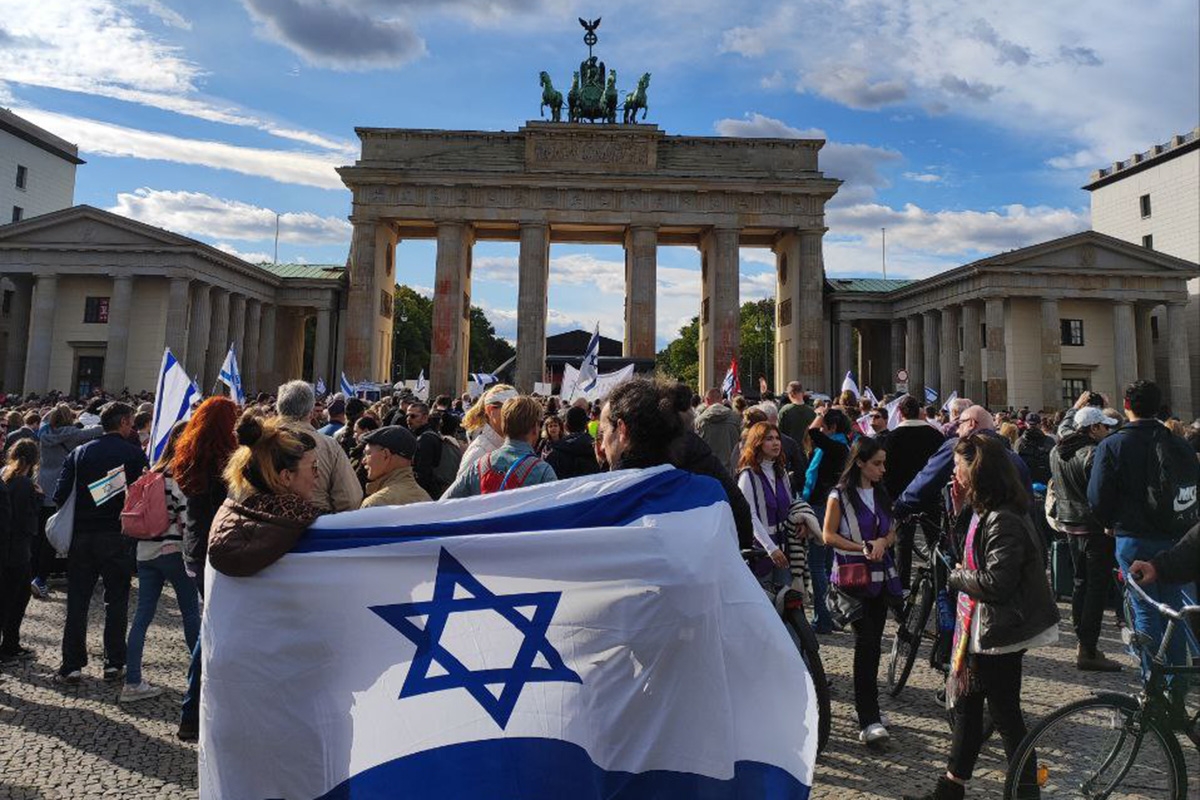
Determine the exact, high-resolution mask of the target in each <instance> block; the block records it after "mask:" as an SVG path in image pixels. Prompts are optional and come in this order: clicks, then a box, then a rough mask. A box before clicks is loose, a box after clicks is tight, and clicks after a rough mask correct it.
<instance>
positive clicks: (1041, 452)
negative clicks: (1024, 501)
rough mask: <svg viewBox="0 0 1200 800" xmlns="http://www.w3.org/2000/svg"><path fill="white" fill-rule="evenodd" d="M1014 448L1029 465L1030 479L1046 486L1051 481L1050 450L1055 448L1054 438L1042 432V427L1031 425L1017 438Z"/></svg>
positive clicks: (1026, 464)
mask: <svg viewBox="0 0 1200 800" xmlns="http://www.w3.org/2000/svg"><path fill="white" fill-rule="evenodd" d="M1013 449H1014V450H1016V451H1017V455H1019V456H1020V457H1021V460H1022V461H1024V462H1025V466H1027V467H1029V479H1030V480H1032V481H1033V482H1034V483H1040V484H1042V485H1043V486H1045V485H1046V484H1047V483H1048V482H1049V481H1050V451H1051V450H1053V449H1054V440H1053V439H1051V438H1050V437H1049V436H1047V435H1046V434H1044V433H1042V430H1041V428H1038V427H1036V426H1031V427H1029V428H1026V429H1025V432H1024V433H1022V434H1021V438H1020V439H1017V445H1016V447H1014V448H1013Z"/></svg>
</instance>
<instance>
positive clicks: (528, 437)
mask: <svg viewBox="0 0 1200 800" xmlns="http://www.w3.org/2000/svg"><path fill="white" fill-rule="evenodd" d="M151 400H152V398H150V397H148V396H144V395H143V396H140V397H120V398H108V397H97V398H92V399H89V401H88V402H86V403H78V402H71V401H67V400H64V399H63V398H58V397H53V396H52V397H45V398H38V397H28V398H0V402H4V403H6V404H7V408H8V409H9V411H8V412H7V414H6V415H5V416H4V417H3V418H2V419H0V421H2V422H3V424H4V428H5V430H4V466H3V471H2V473H0V478H2V480H0V543H2V545H3V546H2V547H0V664H3V663H9V662H12V661H16V660H22V659H27V658H30V657H32V656H33V655H34V653H33V652H32V651H31V650H30V649H29V648H27V647H24V646H23V645H22V644H21V638H20V634H21V623H22V620H23V618H24V615H25V611H26V608H27V605H28V603H29V602H30V599H31V598H36V599H40V600H45V599H48V598H50V597H51V596H52V595H53V592H54V589H53V588H52V584H51V581H50V579H51V577H52V576H55V575H63V574H65V576H66V593H67V603H66V606H67V613H66V623H65V626H64V629H63V634H62V655H61V662H60V666H59V668H58V671H57V680H58V681H59V682H60V683H62V684H66V685H72V684H79V683H80V682H81V681H82V680H83V671H84V669H85V668H86V666H87V664H88V653H87V648H86V646H85V645H86V634H87V620H88V608H89V604H90V601H91V599H92V595H93V592H94V590H95V587H96V583H97V581H102V582H103V586H104V607H105V619H104V636H103V641H104V658H103V665H102V670H103V677H104V679H105V680H107V681H112V682H114V683H115V682H118V681H121V682H122V688H121V691H120V694H119V701H120V702H128V703H132V702H137V701H140V700H143V699H146V698H150V697H154V696H157V695H159V694H161V693H162V689H161V687H159V686H156V685H154V684H153V683H151V682H150V681H148V680H147V679H146V676H144V675H143V670H142V653H143V649H144V643H145V640H146V635H147V631H148V628H149V627H150V624H151V622H152V620H153V619H154V616H155V611H156V608H157V604H158V600H159V598H160V596H161V593H162V590H163V588H164V587H165V586H166V585H167V584H170V586H171V588H172V590H173V592H174V594H175V597H176V600H177V603H178V607H179V610H180V613H181V616H182V628H183V630H182V634H183V635H182V641H181V644H182V646H184V647H186V648H188V651H189V652H190V653H191V665H190V668H189V672H188V689H187V692H186V694H185V696H184V699H183V704H182V708H181V714H180V724H179V729H178V736H179V738H180V739H184V740H191V739H195V738H196V737H197V734H198V728H199V726H198V721H199V695H200V685H201V682H200V672H201V666H200V665H201V652H200V647H201V645H200V638H199V629H200V618H201V610H200V609H201V604H202V602H203V594H204V572H205V570H206V569H207V568H209V567H211V568H212V569H216V570H218V571H220V572H222V573H225V574H228V575H234V576H250V575H254V574H255V573H257V572H259V571H260V570H262V569H264V568H266V567H267V566H269V565H270V564H272V563H274V562H275V561H276V560H278V559H279V558H281V557H282V556H283V555H284V554H285V553H287V552H288V551H289V550H290V549H291V548H292V546H293V545H295V543H296V542H297V541H298V540H299V538H300V537H301V536H303V534H304V531H305V530H306V529H307V528H308V526H309V525H311V524H312V522H313V521H314V520H315V519H317V518H318V517H319V516H321V515H323V514H329V513H336V512H341V511H348V510H352V509H358V508H367V507H381V506H404V505H407V504H410V503H419V502H429V501H441V500H450V499H453V498H460V497H469V496H473V495H479V494H490V493H494V492H500V491H508V490H512V489H517V488H520V487H523V486H532V485H535V484H541V483H545V482H549V481H556V480H564V479H568V478H574V477H578V476H583V475H588V474H592V473H596V472H600V471H605V470H620V469H630V468H646V467H652V466H658V465H664V464H671V465H673V466H675V467H677V468H680V469H685V470H688V471H691V472H693V473H696V474H700V475H706V476H709V477H712V478H715V479H716V480H717V481H719V482H720V484H721V486H722V487H723V489H724V492H725V495H726V497H727V498H728V500H729V505H730V509H731V511H732V515H733V520H734V526H735V528H736V530H737V536H738V544H739V547H741V548H743V549H749V550H761V551H762V554H761V556H760V558H759V563H758V566H759V568H761V569H762V570H764V571H765V572H772V573H773V577H774V580H776V581H777V582H778V583H780V584H786V585H791V586H794V587H796V588H797V589H799V590H800V591H801V592H802V593H803V594H804V596H805V598H806V600H807V604H808V607H809V608H810V609H811V611H812V612H813V615H814V616H813V620H812V624H813V626H814V629H815V631H816V632H817V633H818V634H819V635H829V634H831V633H833V632H836V631H843V630H846V629H849V630H851V631H852V632H853V639H854V661H853V687H852V688H853V697H854V705H855V709H856V713H857V717H858V719H857V723H858V727H859V729H860V734H859V739H860V741H862V742H863V743H865V744H867V745H870V746H878V745H880V744H881V743H882V742H884V741H886V740H887V739H888V738H889V737H890V733H889V731H888V728H887V726H888V720H887V719H886V716H885V715H884V714H883V713H882V711H881V709H880V703H879V691H878V682H879V680H878V673H879V666H880V660H881V653H882V639H883V634H884V628H885V626H886V624H887V621H888V617H889V615H896V616H899V615H900V613H901V612H902V609H903V608H904V605H905V603H906V598H907V596H908V589H909V586H910V582H911V577H912V571H913V559H914V551H918V552H924V551H925V547H926V545H927V543H924V542H923V541H922V538H923V537H925V536H927V535H928V534H929V532H928V531H925V530H923V529H922V526H921V525H919V524H917V523H916V520H917V519H918V517H919V515H921V514H923V513H926V514H927V513H929V512H934V513H937V512H940V513H942V514H943V515H944V517H945V518H946V519H949V520H950V523H949V524H950V525H951V526H953V528H954V530H955V531H956V532H957V535H958V536H959V538H960V543H961V548H960V549H961V553H962V557H961V560H960V562H959V563H958V564H957V565H956V568H955V569H954V570H953V571H951V572H950V574H949V576H948V585H949V587H950V589H951V590H953V592H954V593H955V594H956V596H957V606H956V608H955V609H954V617H955V629H954V636H953V642H952V645H951V650H950V653H949V657H948V661H947V665H946V667H947V668H946V671H947V684H946V694H945V696H946V703H947V705H948V707H949V708H950V709H951V710H952V711H953V714H954V720H955V723H954V732H953V737H952V740H951V742H950V745H949V747H950V753H949V757H948V766H947V771H946V773H945V774H944V775H942V776H940V777H939V778H938V779H937V784H936V787H935V788H933V789H932V790H931V791H930V792H929V793H928V794H926V795H924V796H923V797H924V798H927V799H928V800H947V799H948V798H953V799H954V800H957V799H958V798H961V797H962V796H963V793H964V786H965V784H966V782H967V781H968V780H969V779H970V777H971V774H972V771H973V768H974V764H975V760H976V758H977V756H978V753H979V749H980V746H981V742H982V726H983V704H984V701H985V700H986V701H987V703H988V706H989V708H990V709H991V712H992V717H993V719H994V721H995V725H996V729H997V730H998V732H999V733H1000V736H1001V739H1002V740H1003V743H1004V747H1005V751H1006V753H1008V754H1009V755H1011V754H1012V753H1013V751H1014V750H1015V748H1016V747H1017V744H1018V743H1019V742H1020V740H1021V738H1022V737H1023V736H1024V734H1025V723H1024V719H1023V715H1022V712H1021V675H1022V657H1023V655H1024V653H1025V652H1026V651H1027V650H1028V649H1030V648H1034V647H1038V646H1043V645H1046V644H1049V643H1051V642H1053V641H1055V640H1056V638H1057V635H1058V621H1059V620H1058V610H1057V605H1056V603H1055V600H1054V593H1053V591H1052V589H1051V586H1050V583H1049V579H1048V577H1047V563H1048V558H1049V556H1048V552H1047V551H1048V549H1049V548H1050V547H1052V546H1056V545H1055V544H1054V543H1055V542H1061V544H1062V546H1064V547H1068V548H1069V552H1070V560H1071V562H1072V565H1073V573H1074V577H1073V584H1072V591H1071V604H1070V607H1071V624H1072V626H1073V628H1074V632H1075V635H1076V638H1077V641H1078V652H1077V656H1076V666H1077V668H1078V669H1080V670H1099V671H1111V670H1119V669H1120V668H1121V667H1120V664H1118V663H1117V662H1116V661H1114V660H1112V659H1110V658H1109V657H1108V656H1107V655H1106V654H1104V653H1102V652H1100V650H1099V646H1098V642H1099V633H1100V627H1101V621H1102V619H1103V615H1104V611H1105V609H1106V608H1109V607H1110V606H1112V595H1113V593H1114V590H1115V587H1116V583H1115V581H1114V579H1113V570H1114V568H1115V567H1116V566H1117V565H1120V566H1121V567H1122V568H1124V569H1126V570H1133V571H1134V572H1136V573H1137V574H1138V575H1140V576H1141V577H1142V580H1143V581H1144V582H1145V583H1146V584H1147V586H1149V587H1150V588H1151V591H1152V592H1153V593H1154V595H1153V596H1155V597H1157V598H1158V599H1160V600H1162V601H1165V602H1171V603H1174V604H1178V603H1180V602H1182V597H1181V591H1182V589H1181V584H1185V583H1188V582H1190V581H1194V580H1195V578H1196V574H1197V572H1198V571H1200V563H1198V561H1200V527H1198V528H1196V529H1193V530H1191V531H1190V532H1186V531H1185V530H1181V529H1180V525H1181V523H1182V522H1184V521H1187V520H1192V519H1193V518H1194V517H1195V513H1194V512H1192V511H1187V512H1186V513H1183V514H1180V513H1179V508H1178V503H1176V505H1175V513H1174V518H1168V515H1166V514H1165V513H1164V512H1163V509H1162V503H1161V502H1160V503H1158V504H1157V505H1156V504H1155V500H1154V498H1155V492H1156V491H1159V490H1162V489H1163V482H1164V477H1163V476H1164V475H1165V476H1166V480H1167V483H1170V481H1171V480H1174V481H1175V483H1174V484H1170V485H1172V486H1184V487H1185V492H1186V485H1187V483H1186V482H1187V481H1188V480H1190V481H1191V484H1190V485H1191V487H1192V489H1191V492H1192V494H1191V497H1192V501H1193V503H1195V502H1196V498H1195V484H1196V479H1195V473H1196V472H1197V471H1200V466H1198V465H1200V421H1197V422H1196V423H1194V424H1192V425H1190V426H1186V425H1184V424H1183V423H1182V422H1181V421H1179V420H1176V419H1170V418H1169V417H1168V418H1166V419H1163V418H1162V417H1161V410H1162V397H1161V393H1160V392H1159V389H1158V387H1157V386H1155V385H1154V384H1153V383H1150V382H1146V381H1139V382H1137V383H1135V384H1133V385H1131V386H1130V387H1128V389H1127V390H1126V392H1125V396H1124V398H1123V401H1124V402H1123V409H1122V410H1120V411H1118V410H1117V409H1115V408H1113V407H1111V405H1110V403H1109V402H1108V399H1107V398H1105V397H1103V396H1101V395H1098V394H1095V393H1091V392H1085V393H1084V395H1083V396H1081V397H1080V398H1079V400H1078V402H1076V403H1075V404H1074V406H1073V407H1072V408H1070V409H1067V410H1065V411H1063V412H1058V413H1051V412H1048V411H1041V412H1036V413H1035V412H1031V411H1030V410H1029V409H1020V410H1007V411H1001V412H999V413H995V414H993V413H991V412H989V411H988V410H987V409H986V408H984V407H983V406H981V405H978V404H976V403H973V402H972V401H971V400H968V399H965V398H964V399H955V400H953V401H952V402H950V403H948V404H947V405H946V406H945V407H944V408H937V407H925V406H923V405H922V404H921V403H920V402H918V400H917V399H916V398H915V397H912V396H909V395H903V396H900V397H897V398H893V397H889V396H885V397H884V398H882V400H880V401H878V402H876V401H873V400H872V399H864V398H859V397H857V396H856V395H855V394H854V393H853V392H843V393H842V394H841V395H840V396H838V397H837V398H836V399H823V398H814V397H813V396H810V395H809V394H807V393H806V392H805V391H804V390H803V387H802V386H801V385H800V384H799V383H795V382H793V383H792V384H790V385H789V386H788V387H787V390H786V393H785V395H784V396H782V397H779V398H773V397H769V396H764V397H762V398H760V399H759V401H758V402H757V403H748V402H747V401H746V400H745V399H744V398H742V397H733V398H729V397H725V396H723V395H722V392H721V390H719V389H711V390H708V391H707V392H706V393H705V394H704V395H703V396H700V395H697V394H695V393H694V392H693V391H692V389H691V388H689V387H687V386H684V385H682V384H673V383H665V382H662V381H655V380H651V379H646V378H635V379H633V380H630V381H627V382H626V383H623V384H621V385H619V386H617V387H616V388H614V389H613V390H612V392H611V393H610V394H609V395H608V396H607V397H606V398H605V399H604V401H603V402H590V401H588V400H585V399H579V400H576V401H574V402H570V403H563V402H560V400H559V398H554V397H551V398H543V397H535V396H527V395H522V394H521V393H519V392H518V391H517V390H516V389H514V388H513V387H511V386H508V385H505V384H494V385H492V386H490V387H488V388H487V390H486V391H485V392H483V394H482V395H481V396H479V397H478V398H471V397H470V396H464V397H461V398H450V397H448V396H441V397H437V398H435V399H434V400H433V401H432V402H426V401H424V400H420V399H418V398H417V397H415V396H413V395H412V394H411V393H408V392H403V393H398V394H396V395H392V396H387V397H384V398H383V399H381V400H379V401H377V402H368V401H366V400H363V399H360V398H358V397H345V396H343V395H341V394H335V395H332V396H331V397H328V398H325V399H323V400H318V398H317V397H316V396H315V394H314V390H313V387H312V386H311V385H310V384H308V383H305V382H303V381H292V382H289V383H285V384H284V385H282V386H280V387H279V388H278V390H277V392H276V393H275V394H274V395H271V396H268V395H259V396H258V397H256V398H254V399H253V400H252V401H250V402H248V403H247V404H246V405H245V406H238V405H237V404H235V403H234V402H233V400H231V399H229V398H227V397H221V396H217V397H210V398H207V399H205V400H203V401H202V402H200V403H199V404H198V406H196V407H195V408H194V410H193V413H192V415H191V416H190V419H188V420H187V421H185V422H179V423H177V424H176V425H175V426H174V428H173V429H172V430H171V431H170V434H169V436H168V437H167V441H166V443H165V446H164V447H163V448H162V452H161V455H159V456H158V457H157V458H156V459H155V460H154V462H153V463H151V462H150V461H149V460H148V458H147V455H146V453H147V452H148V447H147V442H148V439H149V436H150V427H151V424H152V418H151V414H152V409H153V407H152V403H151ZM1180 454H1182V455H1180ZM1188 459H1190V462H1189V461H1188ZM1189 464H1190V466H1189ZM1189 469H1190V472H1189ZM1189 475H1190V477H1189ZM114 486H115V487H118V488H116V489H114V488H113V487H114ZM134 487H152V488H153V487H161V488H154V491H158V492H161V496H162V498H163V499H164V500H165V503H164V505H165V511H164V512H162V516H161V520H160V521H159V522H158V528H157V529H156V530H154V531H153V532H152V535H149V536H145V535H139V536H131V535H130V534H129V532H128V530H127V528H128V527H129V526H128V525H127V520H126V519H125V516H128V514H127V513H126V514H123V511H124V512H127V511H128V509H127V508H126V506H127V505H128V501H129V499H130V498H133V497H134V495H135V492H134V491H133V488H134ZM122 488H124V491H123V492H122ZM1159 493H1160V494H1161V491H1159ZM136 494H137V496H138V497H142V496H143V495H142V493H141V491H139V492H138V493H136ZM122 495H125V496H124V497H122ZM64 511H68V512H69V513H70V514H72V515H73V526H72V530H73V535H72V537H71V540H70V546H69V551H68V552H67V554H66V557H65V558H62V557H60V556H59V555H58V554H57V553H56V552H55V548H54V547H53V546H52V545H51V543H50V541H49V539H48V537H47V528H48V526H50V527H54V526H55V525H56V524H59V523H60V522H61V521H60V520H59V519H57V516H56V515H59V514H62V513H63V512H64ZM1185 533H1186V535H1185ZM134 576H136V577H137V582H138V600H137V607H136V610H135V612H134V617H133V622H132V625H129V624H128V605H129V593H130V588H131V581H132V579H133V577H134ZM1137 625H1138V626H1139V628H1141V629H1143V630H1146V631H1148V632H1149V633H1150V634H1151V635H1156V636H1161V635H1162V626H1161V622H1160V618H1159V617H1158V616H1157V615H1155V614H1151V613H1148V612H1146V611H1145V610H1141V611H1139V614H1138V619H1137ZM171 635H175V634H171ZM1176 655H1177V656H1179V657H1182V653H1177V654H1176ZM1183 690H1185V687H1184V686H1183V684H1182V682H1179V683H1177V685H1175V686H1174V687H1173V691H1183Z"/></svg>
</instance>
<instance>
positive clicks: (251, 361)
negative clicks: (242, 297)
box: [238, 298, 262, 397]
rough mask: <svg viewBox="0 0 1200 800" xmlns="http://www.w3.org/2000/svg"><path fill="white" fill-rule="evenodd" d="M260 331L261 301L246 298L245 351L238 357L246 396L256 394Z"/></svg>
mask: <svg viewBox="0 0 1200 800" xmlns="http://www.w3.org/2000/svg"><path fill="white" fill-rule="evenodd" d="M261 331H262V303H261V302H259V301H258V300H254V299H249V298H248V299H247V300H246V338H245V347H246V352H245V354H244V355H242V356H241V357H240V360H239V361H238V366H240V367H241V368H242V388H243V389H245V391H246V396H247V397H250V396H251V394H258V346H259V336H260V335H261Z"/></svg>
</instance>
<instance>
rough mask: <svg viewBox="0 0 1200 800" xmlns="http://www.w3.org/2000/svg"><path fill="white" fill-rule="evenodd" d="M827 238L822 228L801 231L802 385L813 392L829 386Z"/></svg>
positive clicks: (800, 312) (800, 313) (800, 345)
mask: <svg viewBox="0 0 1200 800" xmlns="http://www.w3.org/2000/svg"><path fill="white" fill-rule="evenodd" d="M824 236H825V230H824V229H823V228H822V229H820V230H811V231H801V232H800V264H799V267H800V269H799V272H800V274H799V276H798V277H799V280H800V286H799V294H800V309H799V325H800V337H799V339H800V341H799V347H800V382H801V383H802V384H804V388H805V389H809V390H810V391H811V390H815V391H823V390H824V387H826V386H828V385H829V380H828V376H827V375H826V372H825V344H826V341H827V340H826V338H825V261H824V258H823V256H822V239H823V237H824ZM785 385H786V384H785Z"/></svg>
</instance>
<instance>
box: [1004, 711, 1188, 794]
mask: <svg viewBox="0 0 1200 800" xmlns="http://www.w3.org/2000/svg"><path fill="white" fill-rule="evenodd" d="M1186 792H1187V773H1186V771H1185V767H1184V760H1183V751H1182V750H1181V749H1180V748H1179V742H1178V741H1176V740H1175V737H1174V735H1172V734H1171V733H1170V732H1169V731H1166V730H1163V729H1162V728H1160V727H1159V726H1158V723H1157V722H1154V721H1152V720H1150V719H1148V718H1147V717H1146V716H1145V715H1144V714H1143V713H1142V709H1141V706H1140V705H1139V704H1138V701H1137V700H1136V699H1135V698H1133V697H1130V696H1128V695H1117V694H1106V695H1101V696H1098V697H1089V698H1087V699H1085V700H1080V701H1078V702H1075V703H1071V704H1069V705H1066V706H1063V707H1062V708H1060V709H1058V710H1057V711H1055V712H1054V713H1052V714H1050V715H1049V716H1048V717H1046V718H1045V719H1043V720H1042V721H1041V722H1039V723H1038V724H1037V725H1036V726H1034V728H1033V730H1031V731H1030V732H1029V735H1028V736H1026V737H1025V739H1024V740H1023V741H1022V742H1021V744H1020V746H1019V747H1018V748H1017V752H1016V753H1015V754H1014V755H1013V758H1012V760H1011V761H1010V762H1009V765H1008V774H1007V775H1006V776H1005V782H1004V797H1005V800H1028V798H1035V797H1040V798H1043V800H1056V799H1059V798H1070V799H1071V800H1076V799H1078V800H1098V799H1099V798H1105V800H1184V794H1185V793H1186Z"/></svg>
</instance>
